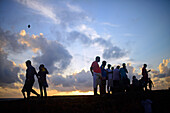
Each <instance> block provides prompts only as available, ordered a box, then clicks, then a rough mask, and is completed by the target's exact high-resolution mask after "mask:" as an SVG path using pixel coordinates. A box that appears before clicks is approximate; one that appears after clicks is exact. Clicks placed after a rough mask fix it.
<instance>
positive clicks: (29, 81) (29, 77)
mask: <svg viewBox="0 0 170 113" xmlns="http://www.w3.org/2000/svg"><path fill="white" fill-rule="evenodd" d="M25 63H26V66H27V69H26V80H25V84H24V86H23V89H22V93H23V96H24V98H25V99H26V95H25V92H27V98H28V99H29V98H30V93H31V92H32V93H33V94H35V95H37V96H38V97H40V96H41V97H43V90H44V95H45V97H47V91H46V88H47V87H48V84H47V80H46V74H48V70H47V69H46V68H45V67H44V65H43V64H41V65H40V66H39V72H38V73H37V72H36V70H35V68H34V67H33V66H32V65H31V61H30V60H27V61H26V62H25ZM34 75H36V77H37V79H38V83H39V88H40V94H41V95H39V94H38V93H37V92H36V91H35V90H34V89H33V88H32V87H33V85H34V82H35V79H34Z"/></svg>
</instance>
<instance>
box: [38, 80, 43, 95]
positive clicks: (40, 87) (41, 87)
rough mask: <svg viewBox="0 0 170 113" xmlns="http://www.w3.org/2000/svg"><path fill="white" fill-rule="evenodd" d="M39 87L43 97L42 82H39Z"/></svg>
mask: <svg viewBox="0 0 170 113" xmlns="http://www.w3.org/2000/svg"><path fill="white" fill-rule="evenodd" d="M39 87H40V94H41V97H43V91H42V85H41V83H39Z"/></svg>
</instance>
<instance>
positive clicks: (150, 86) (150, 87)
mask: <svg viewBox="0 0 170 113" xmlns="http://www.w3.org/2000/svg"><path fill="white" fill-rule="evenodd" d="M148 83H149V90H150V91H151V90H152V86H153V87H154V85H153V82H152V80H151V78H149V79H148Z"/></svg>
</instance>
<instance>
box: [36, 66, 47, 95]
mask: <svg viewBox="0 0 170 113" xmlns="http://www.w3.org/2000/svg"><path fill="white" fill-rule="evenodd" d="M46 74H49V73H48V70H47V69H46V68H45V67H44V65H43V64H41V65H40V66H39V72H38V78H39V87H40V93H41V97H43V91H42V88H43V89H44V95H45V97H47V91H46V87H48V84H47V80H46Z"/></svg>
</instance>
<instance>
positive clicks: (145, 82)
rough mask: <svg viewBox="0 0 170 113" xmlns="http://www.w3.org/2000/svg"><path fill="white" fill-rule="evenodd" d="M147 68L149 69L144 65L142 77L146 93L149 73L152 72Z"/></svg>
mask: <svg viewBox="0 0 170 113" xmlns="http://www.w3.org/2000/svg"><path fill="white" fill-rule="evenodd" d="M146 67H147V65H146V64H144V65H143V68H142V75H143V80H144V87H145V91H146V90H147V84H148V72H150V71H151V70H149V71H147V69H146Z"/></svg>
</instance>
